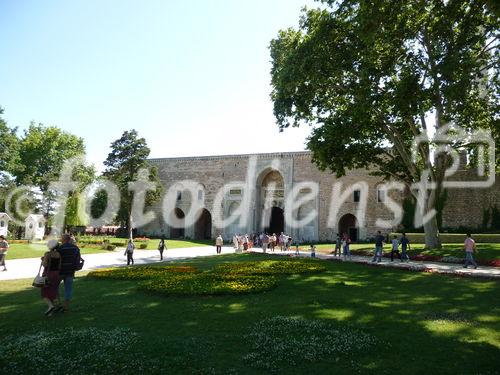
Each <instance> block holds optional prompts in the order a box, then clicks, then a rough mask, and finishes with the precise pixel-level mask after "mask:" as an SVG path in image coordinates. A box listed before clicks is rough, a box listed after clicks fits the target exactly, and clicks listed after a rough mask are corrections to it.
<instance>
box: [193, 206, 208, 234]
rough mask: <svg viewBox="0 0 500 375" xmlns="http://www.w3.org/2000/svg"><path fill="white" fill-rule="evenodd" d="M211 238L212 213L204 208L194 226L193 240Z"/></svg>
mask: <svg viewBox="0 0 500 375" xmlns="http://www.w3.org/2000/svg"><path fill="white" fill-rule="evenodd" d="M211 238H212V215H211V214H210V212H209V211H208V210H207V209H206V208H204V209H203V211H202V212H201V215H200V217H198V220H196V224H195V226H194V239H195V240H209V239H211Z"/></svg>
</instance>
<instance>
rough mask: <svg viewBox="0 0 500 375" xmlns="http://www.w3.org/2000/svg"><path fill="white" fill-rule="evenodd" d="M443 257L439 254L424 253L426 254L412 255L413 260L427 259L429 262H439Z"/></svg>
mask: <svg viewBox="0 0 500 375" xmlns="http://www.w3.org/2000/svg"><path fill="white" fill-rule="evenodd" d="M441 258H442V257H440V256H437V255H424V254H418V255H414V256H411V257H410V259H411V260H417V261H427V262H439V261H440V260H441Z"/></svg>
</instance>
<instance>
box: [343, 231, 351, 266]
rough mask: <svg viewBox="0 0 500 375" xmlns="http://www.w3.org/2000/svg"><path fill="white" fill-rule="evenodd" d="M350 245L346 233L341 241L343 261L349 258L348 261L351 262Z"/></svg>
mask: <svg viewBox="0 0 500 375" xmlns="http://www.w3.org/2000/svg"><path fill="white" fill-rule="evenodd" d="M350 245H351V239H350V238H349V236H348V235H347V233H344V236H343V239H342V247H343V249H344V260H347V257H349V260H352V255H351V249H350Z"/></svg>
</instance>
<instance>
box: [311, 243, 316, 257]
mask: <svg viewBox="0 0 500 375" xmlns="http://www.w3.org/2000/svg"><path fill="white" fill-rule="evenodd" d="M311 258H316V246H315V245H313V244H311Z"/></svg>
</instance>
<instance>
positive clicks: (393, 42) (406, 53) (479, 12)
mask: <svg viewBox="0 0 500 375" xmlns="http://www.w3.org/2000/svg"><path fill="white" fill-rule="evenodd" d="M322 5H323V6H322V7H321V8H318V9H309V10H307V9H305V10H304V11H303V13H302V17H301V20H300V26H299V29H298V30H294V29H287V30H283V31H281V32H280V33H279V35H278V37H277V38H276V39H274V40H273V41H272V42H271V47H270V48H271V57H272V71H271V75H272V87H273V90H272V94H271V95H272V100H273V101H274V113H275V116H276V118H277V122H278V125H279V126H280V128H281V129H284V128H286V127H288V126H299V124H311V125H314V128H313V130H312V135H311V137H310V138H309V140H308V147H309V149H311V150H312V152H313V160H314V162H315V163H316V164H317V165H318V166H319V167H320V168H322V169H331V170H332V171H333V172H335V173H336V175H337V176H342V175H343V174H345V171H346V169H350V168H369V169H370V170H371V171H373V173H374V174H377V175H380V176H383V177H384V178H386V179H395V180H398V181H402V182H404V183H405V184H406V185H407V186H408V187H411V186H415V185H414V184H415V183H423V182H425V183H429V184H431V183H432V184H434V186H435V188H432V189H427V188H425V189H421V191H422V192H424V193H425V194H424V200H423V201H424V204H423V206H424V207H423V208H424V209H425V212H429V211H431V210H432V209H434V208H435V207H436V202H438V200H439V197H440V196H441V194H442V193H443V182H444V181H445V179H446V177H447V176H446V173H445V172H446V170H447V168H448V167H449V165H450V155H451V153H452V152H453V150H460V149H465V150H467V149H468V148H470V149H469V152H470V155H471V160H474V156H475V154H474V151H473V150H472V145H468V144H467V140H466V139H463V142H460V141H459V142H454V143H453V144H451V145H450V147H449V148H448V149H447V150H441V152H438V153H433V152H432V150H433V148H435V147H436V146H438V145H436V144H433V143H432V140H431V141H429V142H424V143H422V144H420V146H419V147H418V148H417V158H416V159H415V158H413V157H412V153H411V145H412V141H413V140H414V139H415V138H416V137H419V136H422V135H427V134H428V130H429V129H430V128H433V130H434V131H435V132H440V131H442V130H443V129H446V125H447V124H448V123H449V122H454V123H455V124H457V125H459V126H461V127H463V128H464V129H465V131H466V132H468V133H471V132H473V131H474V130H476V129H479V128H486V129H493V130H497V131H498V124H499V123H498V109H499V71H498V64H499V51H498V45H499V19H498V17H496V16H495V14H494V12H493V11H492V10H491V9H493V8H492V7H491V6H490V7H488V5H487V4H485V3H484V2H482V1H476V0H448V1H444V0H428V1H417V0H410V1H402V0H401V1H394V0H371V1H364V0H329V1H322ZM490 5H491V4H490ZM426 171H427V172H428V173H426ZM410 191H411V193H412V194H414V195H415V196H417V194H418V191H417V189H410ZM437 229H438V227H437V220H436V217H434V218H433V219H431V220H428V221H427V222H425V223H424V230H425V233H426V246H427V247H431V248H434V247H438V246H440V242H439V237H438V230H437Z"/></svg>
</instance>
